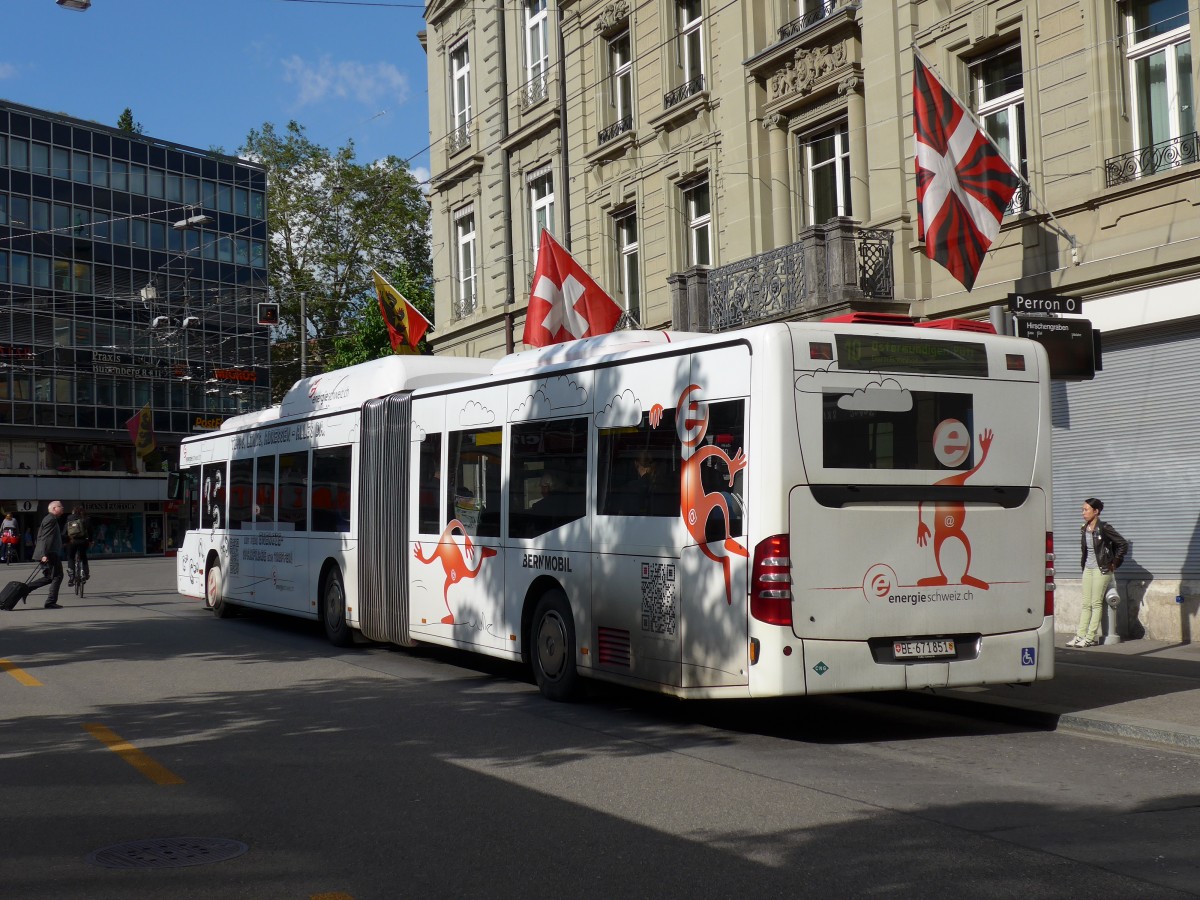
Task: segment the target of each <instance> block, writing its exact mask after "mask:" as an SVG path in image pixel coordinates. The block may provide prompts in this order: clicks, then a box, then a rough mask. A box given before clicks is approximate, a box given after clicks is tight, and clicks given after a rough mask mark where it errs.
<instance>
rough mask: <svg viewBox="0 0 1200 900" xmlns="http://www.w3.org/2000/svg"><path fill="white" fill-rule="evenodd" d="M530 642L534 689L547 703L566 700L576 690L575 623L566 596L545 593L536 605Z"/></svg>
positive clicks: (555, 591)
mask: <svg viewBox="0 0 1200 900" xmlns="http://www.w3.org/2000/svg"><path fill="white" fill-rule="evenodd" d="M530 638H531V640H530V643H531V644H532V647H533V652H532V653H531V654H530V659H531V662H532V664H533V677H534V678H535V679H536V681H537V686H538V689H539V690H540V691H541V692H542V694H544V695H545V696H546V697H547V698H548V699H550V700H558V701H564V700H570V699H571V698H572V697H574V696H575V693H576V691H577V690H578V688H579V672H578V670H577V669H576V668H575V619H574V617H573V616H572V615H571V606H570V604H569V603H568V602H567V595H566V594H564V593H563V592H562V591H561V590H552V591H549V592H547V593H546V594H545V595H544V596H543V597H542V599H541V600H539V601H538V605H537V609H535V610H534V613H533V622H532V626H531V629H530Z"/></svg>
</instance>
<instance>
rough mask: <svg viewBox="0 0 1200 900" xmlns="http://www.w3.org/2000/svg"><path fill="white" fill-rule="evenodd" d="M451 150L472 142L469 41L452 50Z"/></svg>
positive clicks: (457, 149)
mask: <svg viewBox="0 0 1200 900" xmlns="http://www.w3.org/2000/svg"><path fill="white" fill-rule="evenodd" d="M450 98H451V109H450V124H451V130H450V152H451V153H457V152H458V151H459V150H462V149H463V148H464V147H467V146H469V145H470V143H471V128H470V126H471V57H470V54H469V53H468V51H467V42H466V41H463V42H462V43H461V44H459V45H458V46H457V47H455V48H454V49H453V50H451V51H450Z"/></svg>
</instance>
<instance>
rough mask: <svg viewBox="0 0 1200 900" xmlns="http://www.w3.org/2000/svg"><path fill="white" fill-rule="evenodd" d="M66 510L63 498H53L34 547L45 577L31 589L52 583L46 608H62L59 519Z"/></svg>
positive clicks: (60, 531) (61, 546) (34, 554)
mask: <svg viewBox="0 0 1200 900" xmlns="http://www.w3.org/2000/svg"><path fill="white" fill-rule="evenodd" d="M63 512H65V507H64V506H63V504H62V501H61V500H51V501H50V506H49V511H48V512H47V513H46V518H44V519H42V524H41V526H40V527H39V528H38V535H37V546H36V547H34V548H33V558H34V559H35V560H37V561H40V562H41V564H42V572H43V577H42V578H40V579H39V580H37V581H34V582H32V583H31V584H30V585H29V590H30V591H31V592H32V591H36V590H37V589H38V588H40V587H45V586H46V585H50V593H49V594H47V595H46V609H62V607H61V606H59V604H58V589H59V586H60V585H62V580H63V565H62V558H63V538H62V529H61V528H60V527H59V524H58V522H59V519H61V518H62V514H63Z"/></svg>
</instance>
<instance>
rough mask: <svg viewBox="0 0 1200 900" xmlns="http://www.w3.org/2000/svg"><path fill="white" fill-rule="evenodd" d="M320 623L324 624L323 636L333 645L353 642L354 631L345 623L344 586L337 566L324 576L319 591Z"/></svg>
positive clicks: (346, 644)
mask: <svg viewBox="0 0 1200 900" xmlns="http://www.w3.org/2000/svg"><path fill="white" fill-rule="evenodd" d="M321 623H322V624H323V625H324V626H325V637H327V638H329V643H331V644H333V645H334V646H335V647H350V646H352V645H353V644H354V633H353V632H352V631H351V629H350V626H349V625H347V624H346V587H345V585H344V584H343V583H342V573H341V571H339V570H338V567H337V566H334V567H332V568H331V569H330V570H329V574H328V575H326V576H325V587H324V589H323V590H322V591H321Z"/></svg>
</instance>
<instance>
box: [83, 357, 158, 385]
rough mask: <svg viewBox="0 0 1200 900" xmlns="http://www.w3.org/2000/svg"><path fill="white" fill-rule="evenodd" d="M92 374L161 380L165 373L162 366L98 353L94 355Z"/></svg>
mask: <svg viewBox="0 0 1200 900" xmlns="http://www.w3.org/2000/svg"><path fill="white" fill-rule="evenodd" d="M92 374H94V375H117V376H119V377H122V378H161V377H162V376H163V374H164V372H163V369H162V367H160V366H157V365H153V364H147V363H137V362H131V361H130V359H129V358H128V357H126V356H122V355H121V354H119V353H101V352H99V351H96V352H94V353H93V354H92Z"/></svg>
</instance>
